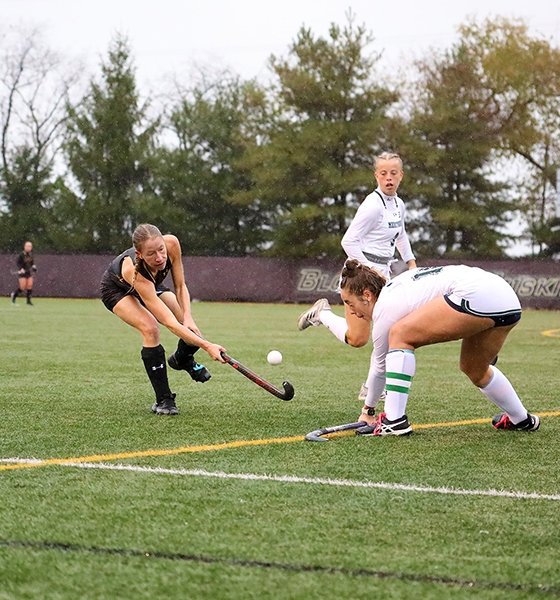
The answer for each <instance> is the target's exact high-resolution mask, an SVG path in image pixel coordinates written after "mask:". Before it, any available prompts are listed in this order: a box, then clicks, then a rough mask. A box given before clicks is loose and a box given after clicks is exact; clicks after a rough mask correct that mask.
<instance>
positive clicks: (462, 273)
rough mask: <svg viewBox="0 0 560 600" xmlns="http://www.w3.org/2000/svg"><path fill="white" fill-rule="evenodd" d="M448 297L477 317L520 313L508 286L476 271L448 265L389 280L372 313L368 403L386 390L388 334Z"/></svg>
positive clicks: (499, 280)
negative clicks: (431, 303) (430, 304)
mask: <svg viewBox="0 0 560 600" xmlns="http://www.w3.org/2000/svg"><path fill="white" fill-rule="evenodd" d="M445 295H449V296H451V297H452V299H453V300H454V301H455V302H457V303H458V305H459V306H461V305H462V303H463V301H464V302H465V303H466V305H467V306H472V310H469V311H468V312H471V314H477V315H479V316H485V315H491V314H493V313H500V312H507V311H517V310H520V304H519V300H518V298H517V296H516V294H515V292H514V291H513V289H512V288H511V287H510V286H509V284H508V283H507V282H506V281H505V280H503V279H502V278H501V277H499V276H498V275H495V274H494V273H489V272H488V271H484V270H483V269H480V268H478V267H468V266H466V265H448V266H445V267H420V268H416V269H410V270H409V271H405V272H404V273H402V274H400V275H398V276H397V277H395V278H394V279H392V280H391V281H390V282H389V283H387V285H386V286H385V287H384V288H383V289H382V290H381V293H380V294H379V298H378V299H377V302H376V303H375V307H374V309H373V314H372V321H373V328H372V341H373V348H374V349H373V352H372V357H371V365H372V368H371V369H370V375H369V377H368V382H367V385H368V399H371V400H376V399H377V398H379V396H380V395H381V393H382V392H383V389H384V386H385V356H386V354H387V351H388V349H389V332H390V330H391V327H392V326H393V325H394V324H395V323H396V322H397V321H399V320H400V319H402V318H403V317H405V316H406V315H408V314H410V313H411V312H413V311H414V310H416V309H417V308H420V307H421V306H423V305H424V304H427V303H428V302H429V301H430V300H433V299H434V298H438V297H443V296H445Z"/></svg>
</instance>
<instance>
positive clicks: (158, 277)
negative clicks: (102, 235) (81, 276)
mask: <svg viewBox="0 0 560 600" xmlns="http://www.w3.org/2000/svg"><path fill="white" fill-rule="evenodd" d="M127 256H128V257H129V258H130V259H132V262H134V261H135V260H136V251H135V250H134V248H129V249H128V250H125V251H124V252H122V253H121V254H119V255H118V256H117V257H116V258H114V259H113V260H112V261H111V264H110V265H109V268H108V269H107V271H108V273H109V275H110V276H111V279H112V281H113V282H114V283H115V284H116V285H117V286H118V287H120V288H122V289H124V290H130V289H131V286H130V284H129V283H128V281H126V280H125V279H124V278H123V276H122V263H123V260H124V259H125V258H126V257H127ZM169 271H171V259H170V258H169V256H168V257H167V262H166V263H165V268H164V269H163V270H161V271H158V272H157V273H156V274H155V276H154V275H152V273H150V270H149V269H148V268H147V267H146V265H145V264H144V261H141V262H140V266H139V267H138V273H140V275H142V277H145V278H146V279H147V280H148V281H151V282H152V283H153V284H154V287H155V288H156V289H157V288H158V286H159V285H160V284H161V283H162V282H163V280H164V279H165V278H166V277H167V275H168V274H169Z"/></svg>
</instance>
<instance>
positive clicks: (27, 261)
mask: <svg viewBox="0 0 560 600" xmlns="http://www.w3.org/2000/svg"><path fill="white" fill-rule="evenodd" d="M17 268H18V271H17V276H18V286H17V288H16V289H15V290H14V291H13V292H12V293H11V294H10V298H11V299H12V302H13V303H14V304H15V303H16V298H17V297H18V296H19V295H20V294H22V295H23V294H25V296H26V298H27V304H29V305H30V306H32V305H33V302H31V295H32V294H33V275H34V274H35V273H36V272H37V267H36V266H35V259H34V258H33V244H32V243H31V242H29V241H28V242H25V244H24V245H23V252H21V253H20V254H19V255H18V257H17Z"/></svg>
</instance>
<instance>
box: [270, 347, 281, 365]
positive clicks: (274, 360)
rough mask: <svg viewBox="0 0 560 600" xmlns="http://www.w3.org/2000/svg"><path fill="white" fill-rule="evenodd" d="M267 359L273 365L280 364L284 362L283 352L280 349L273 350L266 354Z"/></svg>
mask: <svg viewBox="0 0 560 600" xmlns="http://www.w3.org/2000/svg"><path fill="white" fill-rule="evenodd" d="M266 360H267V361H268V363H269V364H271V365H279V364H280V363H281V362H282V354H281V353H280V352H278V350H271V351H270V352H269V353H268V354H267V355H266Z"/></svg>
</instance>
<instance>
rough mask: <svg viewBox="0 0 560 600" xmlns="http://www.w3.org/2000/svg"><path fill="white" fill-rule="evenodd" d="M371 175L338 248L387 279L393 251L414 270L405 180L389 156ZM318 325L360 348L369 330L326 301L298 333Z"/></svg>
mask: <svg viewBox="0 0 560 600" xmlns="http://www.w3.org/2000/svg"><path fill="white" fill-rule="evenodd" d="M374 175H375V179H376V181H377V188H376V189H375V190H374V191H373V192H372V193H371V194H369V195H368V196H367V197H366V198H365V200H364V201H363V202H362V204H360V206H359V208H358V210H357V211H356V214H355V216H354V219H353V220H352V222H351V223H350V226H349V227H348V230H347V231H346V233H345V234H344V237H343V238H342V241H341V244H342V247H343V248H344V251H345V252H346V254H347V256H348V258H354V259H356V260H357V261H359V262H360V263H362V264H364V265H367V266H368V267H372V268H374V269H376V270H377V271H379V272H380V273H382V274H383V275H384V276H385V278H387V279H390V277H391V265H392V263H394V262H396V259H395V258H394V256H395V248H397V250H398V251H399V254H400V256H401V258H402V260H403V261H404V262H405V263H406V264H407V266H408V268H409V269H413V268H415V267H416V259H415V257H414V254H413V253H412V248H411V246H410V241H409V239H408V235H407V233H406V229H405V212H406V211H405V206H404V202H403V201H402V200H401V199H400V198H399V197H398V196H397V190H398V188H399V185H400V183H401V181H402V178H403V176H404V172H403V164H402V160H401V157H400V156H399V155H398V154H394V153H390V152H384V153H383V154H380V155H379V156H377V157H376V158H375V164H374ZM321 324H323V325H325V327H327V329H328V330H329V331H330V332H331V333H332V334H333V335H334V336H335V337H336V338H337V339H339V340H340V341H341V342H344V343H346V344H349V345H350V346H354V347H362V346H365V345H366V344H367V342H368V340H369V335H370V330H369V326H368V325H367V324H365V323H364V321H363V320H361V319H357V318H356V317H355V316H354V315H352V314H351V313H350V312H349V311H348V310H346V309H345V316H344V318H343V317H339V316H338V315H335V314H334V313H333V312H332V311H331V307H330V305H329V302H328V300H327V299H326V298H321V299H319V300H317V302H315V304H314V305H313V306H312V307H311V308H310V309H309V310H307V311H305V312H304V313H302V315H301V316H300V317H299V319H298V329H300V330H303V329H306V328H307V327H310V326H318V325H321ZM368 380H369V375H368ZM367 386H368V384H367V382H366V383H364V384H363V385H362V389H361V390H360V393H359V395H358V398H359V399H360V400H361V401H363V400H364V399H365V395H366V393H367Z"/></svg>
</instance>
